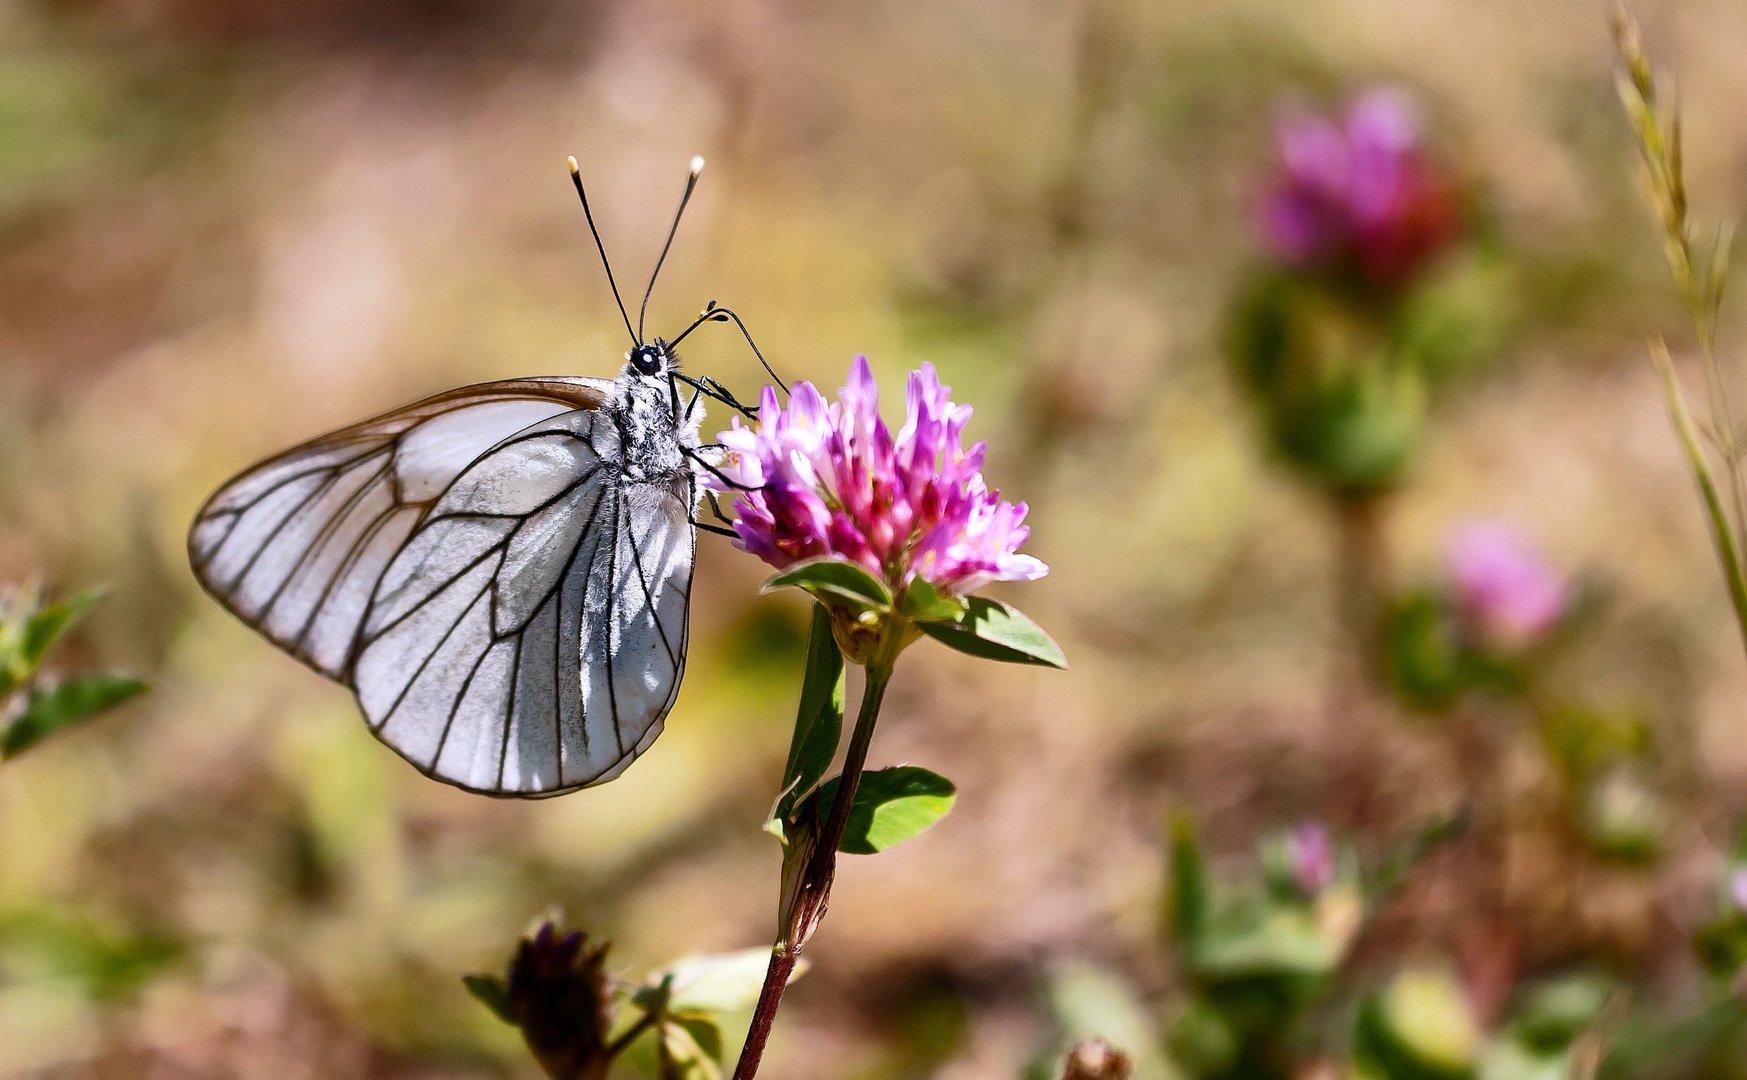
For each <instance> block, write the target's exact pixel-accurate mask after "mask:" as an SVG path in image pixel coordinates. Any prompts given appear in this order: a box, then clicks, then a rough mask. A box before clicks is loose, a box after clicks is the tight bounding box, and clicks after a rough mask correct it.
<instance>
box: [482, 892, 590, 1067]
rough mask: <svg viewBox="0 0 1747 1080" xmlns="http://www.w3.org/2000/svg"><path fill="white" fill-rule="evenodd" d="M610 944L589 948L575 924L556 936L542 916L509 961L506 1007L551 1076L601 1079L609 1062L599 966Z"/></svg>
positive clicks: (553, 929)
mask: <svg viewBox="0 0 1747 1080" xmlns="http://www.w3.org/2000/svg"><path fill="white" fill-rule="evenodd" d="M609 948H611V946H610V945H608V944H606V943H602V944H601V945H599V946H598V947H596V948H593V949H590V948H588V945H587V936H586V935H585V934H583V932H582V931H580V930H575V931H572V932H570V933H568V934H565V935H563V936H562V937H560V936H559V931H558V930H557V928H556V927H555V926H554V924H553V923H551V922H545V923H543V924H541V926H540V929H539V930H538V931H536V932H535V933H534V935H533V936H532V937H527V938H523V939H522V943H521V946H520V948H518V949H517V950H516V958H515V960H514V961H512V962H511V964H510V976H509V986H508V997H509V1007H510V1011H511V1013H512V1015H513V1016H514V1017H515V1021H516V1023H517V1024H518V1025H519V1026H520V1027H521V1029H522V1037H523V1038H524V1039H525V1040H527V1043H528V1049H529V1050H530V1051H532V1052H533V1054H534V1058H535V1059H536V1060H537V1061H539V1063H540V1067H541V1068H543V1069H545V1070H546V1074H547V1075H548V1076H550V1077H552V1078H553V1080H603V1078H604V1077H605V1076H606V1075H607V1072H608V1070H609V1069H610V1068H611V1067H612V1063H613V1056H612V1054H611V1053H610V1052H609V1051H608V1049H607V1031H608V1029H609V1028H610V1027H611V1026H612V1014H611V1012H610V1010H609V1004H610V1002H611V989H610V987H609V984H608V980H607V975H606V972H605V970H604V969H603V965H604V963H605V961H606V956H607V950H608V949H609Z"/></svg>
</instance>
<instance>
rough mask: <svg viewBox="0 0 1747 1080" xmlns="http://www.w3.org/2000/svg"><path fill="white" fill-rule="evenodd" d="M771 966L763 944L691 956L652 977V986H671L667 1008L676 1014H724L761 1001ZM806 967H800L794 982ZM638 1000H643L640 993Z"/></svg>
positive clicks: (768, 952) (766, 949)
mask: <svg viewBox="0 0 1747 1080" xmlns="http://www.w3.org/2000/svg"><path fill="white" fill-rule="evenodd" d="M769 967H770V948H769V947H768V946H760V947H758V948H753V949H742V950H740V951H739V952H731V953H717V954H715V955H713V956H691V957H687V958H685V959H684V960H679V961H676V962H675V963H673V964H671V965H669V966H668V967H667V968H665V969H663V970H661V971H658V972H656V973H655V974H654V975H652V976H651V977H650V986H651V987H654V986H659V985H660V983H661V981H662V980H663V979H671V980H672V982H671V983H669V985H668V997H667V1008H668V1011H669V1012H674V1013H721V1012H737V1011H739V1010H742V1009H750V1008H752V1006H753V1005H754V1004H756V1003H757V1002H758V991H759V989H760V988H761V987H763V985H764V973H765V970H766V969H767V968H769ZM802 970H803V969H801V968H800V967H798V966H797V968H796V969H795V974H794V975H791V976H790V977H789V981H791V982H793V981H794V980H795V979H796V978H798V977H799V976H800V973H801V971H802ZM638 1000H639V1001H641V1000H642V992H639V997H638Z"/></svg>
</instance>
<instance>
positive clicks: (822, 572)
mask: <svg viewBox="0 0 1747 1080" xmlns="http://www.w3.org/2000/svg"><path fill="white" fill-rule="evenodd" d="M785 585H793V586H794V587H795V588H797V589H805V590H807V591H808V592H809V593H812V594H813V596H814V597H816V598H818V599H820V600H825V601H828V602H834V603H842V602H848V603H850V604H852V605H854V606H856V607H859V608H879V609H886V608H890V607H891V606H892V592H891V590H890V589H888V588H886V585H885V583H884V582H882V581H881V580H880V579H879V578H876V577H874V576H873V575H872V574H870V573H868V572H867V570H866V569H864V568H863V567H862V566H861V565H860V564H859V563H852V562H846V561H845V560H843V559H833V558H829V557H826V558H821V559H808V560H807V561H806V562H798V563H796V564H795V565H793V566H791V567H789V568H788V569H787V570H784V571H783V572H782V573H780V574H776V575H774V576H773V577H771V578H770V579H769V580H767V581H766V582H765V583H764V586H763V589H762V591H763V592H771V591H772V590H775V589H780V588H782V587H783V586H785Z"/></svg>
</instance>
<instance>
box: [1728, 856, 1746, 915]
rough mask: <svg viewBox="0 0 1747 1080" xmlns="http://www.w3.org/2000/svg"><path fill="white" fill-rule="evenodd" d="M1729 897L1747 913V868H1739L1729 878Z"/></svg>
mask: <svg viewBox="0 0 1747 1080" xmlns="http://www.w3.org/2000/svg"><path fill="white" fill-rule="evenodd" d="M1729 897H1730V898H1731V899H1733V900H1734V901H1735V906H1736V907H1738V908H1740V909H1741V910H1742V911H1747V866H1742V867H1737V868H1736V870H1735V872H1734V874H1732V875H1731V876H1730V877H1729Z"/></svg>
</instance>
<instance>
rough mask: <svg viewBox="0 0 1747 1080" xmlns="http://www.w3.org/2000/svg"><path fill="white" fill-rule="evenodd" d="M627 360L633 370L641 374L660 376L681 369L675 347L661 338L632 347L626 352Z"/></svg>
mask: <svg viewBox="0 0 1747 1080" xmlns="http://www.w3.org/2000/svg"><path fill="white" fill-rule="evenodd" d="M625 360H626V362H627V363H629V364H630V366H631V370H632V371H635V372H636V373H637V374H639V375H645V376H660V375H665V374H667V373H668V372H670V371H678V370H679V361H678V360H677V358H676V357H675V356H674V355H673V347H672V346H670V345H669V344H668V343H667V342H665V341H663V340H662V339H660V338H656V339H655V340H653V341H651V342H649V343H648V344H647V345H639V346H637V347H636V348H635V349H632V350H631V351H630V352H628V353H626V354H625Z"/></svg>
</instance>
